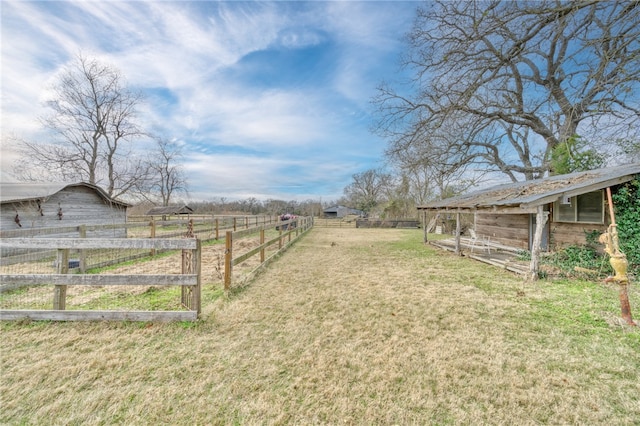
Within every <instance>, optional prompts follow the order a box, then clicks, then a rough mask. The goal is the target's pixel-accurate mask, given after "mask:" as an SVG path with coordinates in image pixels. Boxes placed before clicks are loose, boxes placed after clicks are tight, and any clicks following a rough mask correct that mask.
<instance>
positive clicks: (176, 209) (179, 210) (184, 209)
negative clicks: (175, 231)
mask: <svg viewBox="0 0 640 426" xmlns="http://www.w3.org/2000/svg"><path fill="white" fill-rule="evenodd" d="M192 213H193V209H192V208H191V207H189V206H166V207H154V208H152V209H151V210H149V211H148V212H147V213H146V215H147V216H158V215H167V214H192Z"/></svg>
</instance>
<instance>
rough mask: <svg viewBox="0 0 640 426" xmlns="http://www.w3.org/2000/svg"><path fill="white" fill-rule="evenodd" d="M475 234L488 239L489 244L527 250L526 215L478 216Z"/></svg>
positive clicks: (527, 220)
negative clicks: (493, 243)
mask: <svg viewBox="0 0 640 426" xmlns="http://www.w3.org/2000/svg"><path fill="white" fill-rule="evenodd" d="M476 234H477V235H478V236H479V237H481V236H485V237H489V239H490V240H491V242H495V243H499V244H503V245H506V246H511V247H516V248H519V249H522V250H528V249H529V215H528V214H478V215H477V218H476Z"/></svg>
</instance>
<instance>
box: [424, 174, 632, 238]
mask: <svg viewBox="0 0 640 426" xmlns="http://www.w3.org/2000/svg"><path fill="white" fill-rule="evenodd" d="M639 175H640V163H636V164H627V165H622V166H615V167H607V168H603V169H597V170H590V171H586V172H577V173H571V174H566V175H556V176H550V177H547V178H544V179H537V180H530V181H525V182H516V183H509V184H505V185H499V186H494V187H491V188H487V189H483V190H479V191H476V192H472V193H470V194H466V195H461V196H458V197H452V198H448V199H444V200H440V201H434V202H431V203H429V204H426V205H423V206H419V207H418V211H419V212H421V213H422V214H423V216H424V217H425V218H426V213H427V212H432V213H433V212H435V213H440V214H443V213H444V214H454V215H458V217H459V214H462V213H473V214H474V230H475V234H476V235H478V236H483V237H486V238H488V239H489V240H490V241H491V242H492V243H496V244H500V245H504V246H507V247H512V248H516V249H521V250H531V249H532V248H533V241H534V235H535V233H536V229H537V227H538V222H542V223H543V224H544V226H541V228H542V229H540V231H541V235H542V238H541V242H540V249H541V250H555V249H559V248H562V247H565V246H568V245H576V244H577V245H579V244H585V243H586V234H587V233H589V232H593V231H597V232H604V231H605V230H606V229H607V226H608V225H609V222H610V221H609V216H608V212H607V209H606V198H605V189H606V188H612V191H613V192H615V191H616V188H617V187H619V186H620V185H621V184H623V183H625V182H628V181H631V180H633V179H634V178H635V177H636V176H639ZM539 218H540V219H541V220H540V219H539ZM458 234H459V233H458ZM425 235H426V234H425ZM458 238H459V235H458Z"/></svg>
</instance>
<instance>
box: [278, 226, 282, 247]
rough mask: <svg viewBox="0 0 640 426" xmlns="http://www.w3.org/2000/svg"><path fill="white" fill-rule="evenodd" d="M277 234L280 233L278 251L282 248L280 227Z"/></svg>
mask: <svg viewBox="0 0 640 426" xmlns="http://www.w3.org/2000/svg"><path fill="white" fill-rule="evenodd" d="M278 232H280V235H279V237H280V238H278V250H280V249H281V248H282V226H279V227H278Z"/></svg>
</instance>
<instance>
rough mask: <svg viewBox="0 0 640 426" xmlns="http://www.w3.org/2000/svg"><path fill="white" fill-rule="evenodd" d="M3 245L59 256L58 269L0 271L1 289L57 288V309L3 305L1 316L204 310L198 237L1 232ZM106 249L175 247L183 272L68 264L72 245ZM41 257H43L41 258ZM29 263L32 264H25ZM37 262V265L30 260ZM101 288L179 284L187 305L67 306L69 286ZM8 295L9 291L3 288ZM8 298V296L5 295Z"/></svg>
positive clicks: (184, 316) (190, 315) (179, 314)
mask: <svg viewBox="0 0 640 426" xmlns="http://www.w3.org/2000/svg"><path fill="white" fill-rule="evenodd" d="M0 248H2V249H9V248H26V249H34V248H36V249H53V250H54V252H55V253H56V259H55V262H54V264H53V265H50V266H53V267H55V269H56V273H22V274H17V273H5V272H3V273H2V274H0V293H7V292H12V291H19V290H22V289H25V288H26V289H31V288H37V287H47V286H50V287H52V288H53V295H52V300H53V303H52V305H53V309H39V310H33V309H4V308H2V309H0V319H2V320H13V319H38V320H45V319H46V320H95V319H108V320H131V321H134V320H135V321H174V320H188V321H193V320H195V319H197V317H198V314H199V313H200V311H201V302H200V293H201V257H202V256H201V241H200V240H198V239H195V238H181V239H144V238H132V239H125V238H95V239H88V238H62V239H55V240H54V239H51V238H3V239H0ZM108 249H118V250H120V249H124V250H138V249H143V250H145V251H146V252H147V256H150V254H149V250H154V251H155V250H173V251H176V252H180V251H181V252H182V256H181V261H182V265H181V273H166V274H141V273H138V274H74V273H70V272H73V271H76V269H77V268H70V267H69V265H70V256H69V255H70V252H71V251H72V250H78V251H88V250H98V251H104V250H108ZM40 263H42V262H40ZM23 267H26V268H28V267H29V264H27V265H26V266H23ZM32 267H34V268H35V267H36V266H32ZM80 286H82V287H91V288H102V287H109V286H133V287H144V286H147V287H150V286H154V287H155V286H161V287H167V286H178V287H180V288H181V300H180V303H179V304H178V305H180V306H182V307H183V308H186V309H187V310H186V311H184V310H180V311H166V310H163V311H160V310H158V311H144V310H141V311H140V310H121V311H115V310H114V311H111V310H108V311H104V310H80V311H78V310H66V304H67V303H66V302H67V288H68V287H80ZM1 296H2V297H4V298H8V297H9V296H10V295H6V294H2V295H1ZM3 302H4V299H3Z"/></svg>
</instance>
